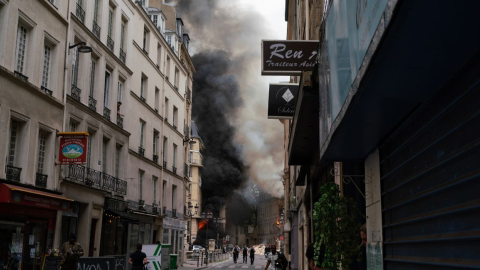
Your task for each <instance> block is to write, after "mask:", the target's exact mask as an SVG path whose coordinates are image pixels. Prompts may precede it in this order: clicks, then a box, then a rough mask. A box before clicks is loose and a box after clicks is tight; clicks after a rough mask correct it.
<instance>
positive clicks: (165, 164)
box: [163, 160, 167, 169]
mask: <svg viewBox="0 0 480 270" xmlns="http://www.w3.org/2000/svg"><path fill="white" fill-rule="evenodd" d="M163 167H164V168H165V169H166V168H167V162H166V161H165V160H164V161H163Z"/></svg>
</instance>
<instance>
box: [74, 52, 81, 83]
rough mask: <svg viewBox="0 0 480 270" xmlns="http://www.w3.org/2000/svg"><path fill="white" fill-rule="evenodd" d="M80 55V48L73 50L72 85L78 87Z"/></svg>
mask: <svg viewBox="0 0 480 270" xmlns="http://www.w3.org/2000/svg"><path fill="white" fill-rule="evenodd" d="M79 60H80V58H79V55H78V47H75V48H73V53H72V85H75V86H77V80H78V65H79Z"/></svg>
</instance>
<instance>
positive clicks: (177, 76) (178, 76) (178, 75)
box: [173, 68, 180, 91]
mask: <svg viewBox="0 0 480 270" xmlns="http://www.w3.org/2000/svg"><path fill="white" fill-rule="evenodd" d="M179 80H180V72H179V71H178V69H177V68H175V78H174V80H173V83H174V86H175V87H176V89H175V90H177V91H178V84H179Z"/></svg>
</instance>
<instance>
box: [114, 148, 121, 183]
mask: <svg viewBox="0 0 480 270" xmlns="http://www.w3.org/2000/svg"><path fill="white" fill-rule="evenodd" d="M121 153H122V146H121V145H117V147H116V149H115V177H116V178H120V154H121Z"/></svg>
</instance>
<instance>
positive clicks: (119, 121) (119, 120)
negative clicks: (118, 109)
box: [117, 114, 123, 128]
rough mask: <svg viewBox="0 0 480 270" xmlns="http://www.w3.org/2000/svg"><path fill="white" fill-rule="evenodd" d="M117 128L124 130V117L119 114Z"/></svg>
mask: <svg viewBox="0 0 480 270" xmlns="http://www.w3.org/2000/svg"><path fill="white" fill-rule="evenodd" d="M117 126H118V127H120V128H123V116H121V115H119V114H117Z"/></svg>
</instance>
